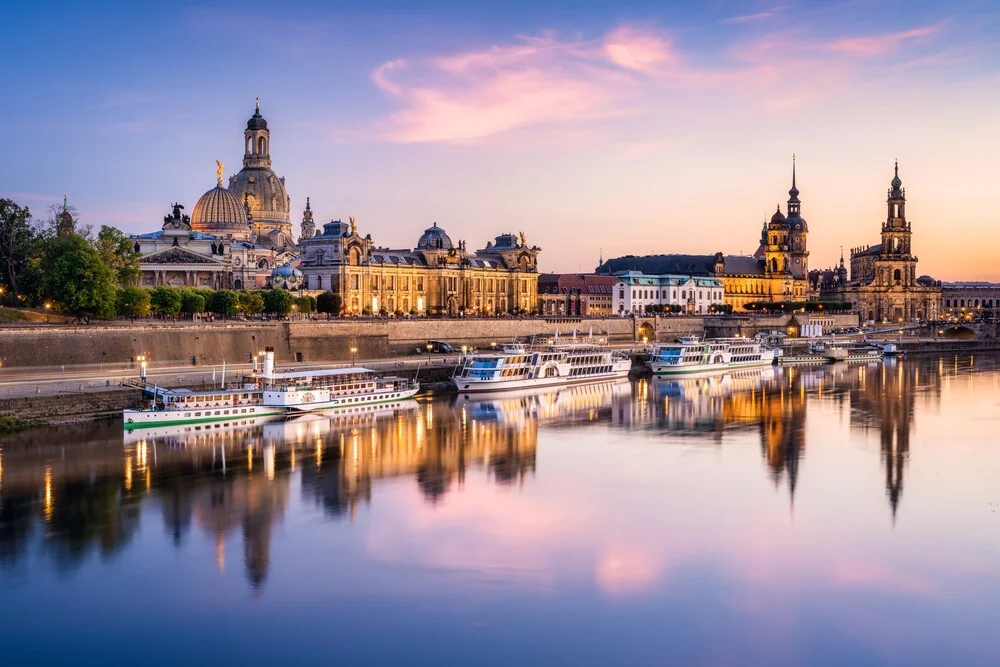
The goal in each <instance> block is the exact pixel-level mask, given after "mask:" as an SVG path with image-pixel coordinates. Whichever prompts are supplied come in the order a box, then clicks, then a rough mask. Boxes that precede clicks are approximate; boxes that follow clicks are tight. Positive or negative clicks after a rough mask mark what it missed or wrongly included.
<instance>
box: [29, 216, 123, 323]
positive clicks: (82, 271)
mask: <svg viewBox="0 0 1000 667" xmlns="http://www.w3.org/2000/svg"><path fill="white" fill-rule="evenodd" d="M41 271H42V283H41V286H42V290H43V292H44V295H45V296H46V297H47V298H50V299H52V300H54V301H55V302H56V303H57V304H59V305H60V306H61V307H62V309H63V310H67V311H69V312H71V313H73V314H74V315H76V316H77V317H80V316H82V315H84V314H92V315H95V316H96V317H99V318H101V319H111V318H112V317H114V316H115V274H114V272H112V271H111V269H109V268H108V267H107V265H106V264H105V263H104V262H103V261H102V260H101V256H100V254H98V252H97V250H95V249H94V247H93V246H91V245H90V244H89V243H87V241H86V239H84V238H83V237H82V236H79V235H78V234H71V235H69V236H63V237H57V238H54V239H51V240H50V241H49V242H48V243H47V245H46V247H45V251H44V253H43V256H42V258H41Z"/></svg>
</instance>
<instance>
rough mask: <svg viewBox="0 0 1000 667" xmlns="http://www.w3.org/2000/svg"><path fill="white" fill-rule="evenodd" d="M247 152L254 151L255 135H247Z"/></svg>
mask: <svg viewBox="0 0 1000 667" xmlns="http://www.w3.org/2000/svg"><path fill="white" fill-rule="evenodd" d="M246 152H247V153H253V137H247V151H246Z"/></svg>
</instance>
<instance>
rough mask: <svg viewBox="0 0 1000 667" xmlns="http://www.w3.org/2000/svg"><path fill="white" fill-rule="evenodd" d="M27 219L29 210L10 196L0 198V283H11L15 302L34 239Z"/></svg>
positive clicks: (11, 292)
mask: <svg viewBox="0 0 1000 667" xmlns="http://www.w3.org/2000/svg"><path fill="white" fill-rule="evenodd" d="M30 220H31V212H30V211H29V210H28V208H27V207H25V208H21V207H20V206H18V205H17V204H16V203H14V202H13V201H12V200H10V199H0V284H2V283H7V285H8V286H9V287H10V298H11V302H12V303H13V304H14V305H15V306H16V305H17V297H18V296H19V294H20V290H19V284H20V280H21V277H22V276H23V275H24V273H25V272H26V271H27V270H28V262H29V260H30V259H31V251H32V246H33V244H34V243H33V242H34V240H35V231H34V230H33V229H32V228H31V223H30ZM3 291H4V292H6V290H3ZM0 295H2V292H0ZM0 300H2V297H0Z"/></svg>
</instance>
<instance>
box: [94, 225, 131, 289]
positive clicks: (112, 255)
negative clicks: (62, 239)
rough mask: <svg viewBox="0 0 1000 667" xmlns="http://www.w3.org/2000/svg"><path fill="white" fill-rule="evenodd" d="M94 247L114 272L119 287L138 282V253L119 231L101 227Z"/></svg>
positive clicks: (129, 240)
mask: <svg viewBox="0 0 1000 667" xmlns="http://www.w3.org/2000/svg"><path fill="white" fill-rule="evenodd" d="M94 247H95V248H97V252H99V253H100V255H101V259H102V260H104V263H105V264H107V265H108V268H110V269H111V270H112V271H114V272H115V275H116V276H117V277H118V285H119V286H120V287H124V286H126V285H135V284H136V283H137V282H138V281H139V274H140V270H139V253H138V252H137V251H136V250H135V244H134V243H133V242H132V239H130V238H129V237H127V236H125V234H124V233H122V231H121V230H120V229H118V228H117V227H109V226H108V225H101V231H99V232H97V239H95V240H94Z"/></svg>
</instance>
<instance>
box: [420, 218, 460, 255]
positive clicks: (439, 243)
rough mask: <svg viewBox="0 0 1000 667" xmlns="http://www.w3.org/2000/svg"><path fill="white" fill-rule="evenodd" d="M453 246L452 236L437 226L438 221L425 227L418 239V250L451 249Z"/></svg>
mask: <svg viewBox="0 0 1000 667" xmlns="http://www.w3.org/2000/svg"><path fill="white" fill-rule="evenodd" d="M451 248H452V242H451V238H450V237H449V236H448V234H447V233H446V232H445V231H444V230H443V229H441V228H440V227H438V226H437V223H436V222H435V223H434V224H433V225H431V226H430V227H428V228H427V229H425V230H424V233H423V234H422V235H421V236H420V240H419V241H417V250H451Z"/></svg>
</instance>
